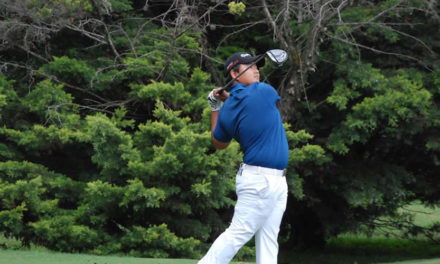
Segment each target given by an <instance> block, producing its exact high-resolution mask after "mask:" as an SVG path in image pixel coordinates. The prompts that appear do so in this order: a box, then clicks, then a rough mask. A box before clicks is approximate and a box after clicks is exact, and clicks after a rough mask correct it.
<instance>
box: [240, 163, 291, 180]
mask: <svg viewBox="0 0 440 264" xmlns="http://www.w3.org/2000/svg"><path fill="white" fill-rule="evenodd" d="M240 170H246V171H250V172H255V173H262V174H267V175H274V176H279V177H282V176H285V175H286V170H278V169H272V168H266V167H260V166H254V165H249V164H246V163H241V164H240Z"/></svg>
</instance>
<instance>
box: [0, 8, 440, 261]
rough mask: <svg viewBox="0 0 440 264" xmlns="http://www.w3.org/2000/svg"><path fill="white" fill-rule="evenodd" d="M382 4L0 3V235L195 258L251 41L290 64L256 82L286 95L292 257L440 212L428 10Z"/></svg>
mask: <svg viewBox="0 0 440 264" xmlns="http://www.w3.org/2000/svg"><path fill="white" fill-rule="evenodd" d="M376 2H377V3H376ZM376 2H375V1H356V2H355V1H269V0H259V1H243V2H241V1H240V2H239V1H234V2H231V3H232V4H230V1H211V2H209V3H208V2H206V1H195V0H193V1H182V0H175V1H168V2H166V3H162V2H160V3H159V2H156V1H129V0H109V1H94V0H90V1H88V0H84V1H82V0H77V1H64V0H53V1H39V0H32V1H31V0H27V1H21V2H19V3H16V2H14V1H7V0H3V1H1V0H0V14H1V17H2V21H1V22H0V28H1V29H2V30H0V37H1V40H2V42H1V43H2V44H1V46H0V52H1V54H0V65H1V66H0V71H1V72H2V74H3V75H2V76H1V77H0V122H1V127H0V138H1V141H0V207H1V213H0V230H1V231H2V232H3V233H5V234H6V235H8V236H14V237H18V238H20V239H22V240H23V242H24V243H25V244H29V243H31V242H33V243H40V244H43V245H45V246H47V247H49V248H53V249H57V250H63V251H89V252H94V253H100V254H105V253H115V252H126V253H131V254H133V255H137V256H154V257H159V256H160V257H167V256H174V257H176V256H185V257H197V255H198V254H199V253H198V250H199V249H201V248H203V247H204V246H205V245H204V243H203V242H207V243H209V242H210V241H211V240H212V239H214V238H215V237H216V236H217V234H218V233H219V232H221V231H222V230H223V229H224V227H225V226H226V224H227V221H228V219H230V214H231V213H232V212H231V209H232V205H233V199H234V192H233V190H234V184H233V183H234V174H235V169H236V166H237V165H238V163H239V162H240V158H241V152H240V150H239V147H238V145H237V144H232V145H231V146H230V148H228V149H227V150H224V151H214V148H213V146H212V145H211V144H210V136H209V123H210V121H209V108H208V106H207V104H206V94H207V93H208V92H209V91H210V90H211V89H212V88H213V87H214V85H213V84H212V83H215V84H216V85H221V84H222V81H223V78H222V75H223V61H224V60H225V59H226V57H227V56H228V55H230V54H231V53H232V52H234V51H239V50H243V49H245V48H246V47H247V46H250V44H252V48H251V50H250V52H254V53H263V52H265V51H266V50H268V49H270V48H274V47H280V48H284V49H286V50H287V51H288V52H289V60H290V61H289V63H288V64H286V65H285V66H284V68H281V69H276V70H275V69H274V68H271V66H270V65H266V66H265V67H264V68H263V69H261V73H262V77H263V79H264V80H266V81H268V82H270V83H272V84H273V85H274V87H277V89H278V91H279V93H280V94H281V95H282V97H283V98H284V99H283V104H282V106H281V109H282V113H283V119H284V120H285V121H286V124H285V125H286V128H287V137H288V141H289V146H290V154H291V155H290V160H289V166H288V178H287V180H288V182H289V189H290V195H291V196H290V199H289V205H288V209H287V211H286V215H285V216H286V217H285V220H284V222H283V226H282V228H283V230H284V232H282V236H284V237H283V240H284V241H287V243H285V246H286V247H288V248H289V249H290V248H307V247H311V246H323V245H324V244H325V239H326V238H327V237H330V236H333V235H336V234H338V233H341V232H344V231H347V230H356V229H357V228H359V226H360V225H361V224H362V223H368V224H373V225H374V223H375V222H374V221H375V219H377V217H379V216H381V215H384V214H390V215H393V214H395V212H396V211H395V209H396V208H398V207H399V206H401V205H403V204H406V203H408V202H411V201H413V200H415V199H420V200H422V201H423V202H426V203H429V204H433V205H435V204H438V200H439V197H438V192H437V189H438V185H439V182H438V180H437V179H436V177H435V175H436V171H438V166H439V163H438V152H439V150H440V148H439V144H438V142H439V138H438V135H439V133H438V129H439V125H440V122H439V109H438V100H439V92H440V89H439V88H438V87H439V85H440V81H439V80H440V71H439V70H438V66H439V58H438V53H439V52H438V51H439V47H438V43H439V41H438V34H437V33H438V32H437V31H436V30H437V28H438V24H439V19H438V17H439V16H438V7H437V6H436V5H435V3H434V1H399V0H397V1H396V0H389V1H376ZM207 72H209V74H208V73H207ZM223 164H227V165H228V166H224V165H223ZM416 179H417V180H416ZM158 238H159V239H158ZM167 241H168V242H169V243H167ZM97 245H99V246H97Z"/></svg>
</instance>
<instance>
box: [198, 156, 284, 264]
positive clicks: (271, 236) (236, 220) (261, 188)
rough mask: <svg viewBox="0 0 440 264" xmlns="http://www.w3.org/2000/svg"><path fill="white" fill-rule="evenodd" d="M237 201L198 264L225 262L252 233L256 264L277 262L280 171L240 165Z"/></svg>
mask: <svg viewBox="0 0 440 264" xmlns="http://www.w3.org/2000/svg"><path fill="white" fill-rule="evenodd" d="M236 190H237V203H236V205H235V209H234V216H233V218H232V222H231V225H230V226H229V227H228V228H227V229H226V230H225V232H223V233H222V234H221V235H220V236H219V237H218V238H217V239H216V240H215V241H214V243H213V244H212V246H211V248H210V249H209V251H208V253H206V255H205V256H204V257H203V258H202V259H201V260H200V261H199V262H198V264H227V263H229V262H230V261H231V260H232V258H233V257H234V256H235V254H236V253H237V252H238V250H239V249H240V248H241V247H242V246H243V245H244V244H246V242H248V241H249V240H250V239H251V238H252V237H253V236H254V235H255V247H256V257H257V264H276V263H277V258H278V241H277V240H278V233H279V230H280V224H281V219H282V217H283V214H284V211H285V210H286V203H287V183H286V178H285V177H284V176H283V171H281V170H275V169H269V168H263V167H257V166H249V165H246V164H242V166H241V167H240V170H239V171H238V174H237V177H236Z"/></svg>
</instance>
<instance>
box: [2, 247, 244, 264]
mask: <svg viewBox="0 0 440 264" xmlns="http://www.w3.org/2000/svg"><path fill="white" fill-rule="evenodd" d="M196 263H197V260H194V259H147V258H134V257H122V256H94V255H87V254H67V253H54V252H49V251H41V250H0V264H196ZM234 263H236V264H239V263H243V264H244V263H245V262H234Z"/></svg>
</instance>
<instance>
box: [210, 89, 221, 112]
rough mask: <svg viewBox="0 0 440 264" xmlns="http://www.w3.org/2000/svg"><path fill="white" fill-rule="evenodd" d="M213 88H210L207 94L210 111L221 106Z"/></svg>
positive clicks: (216, 109)
mask: <svg viewBox="0 0 440 264" xmlns="http://www.w3.org/2000/svg"><path fill="white" fill-rule="evenodd" d="M215 90H216V89H214V90H212V91H211V92H210V93H209V95H208V104H209V105H210V106H211V111H218V110H220V108H221V107H222V101H221V100H220V99H219V98H217V97H215V95H214V91H215Z"/></svg>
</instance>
